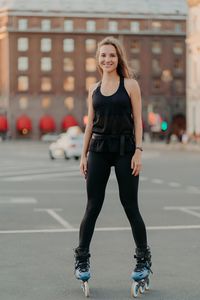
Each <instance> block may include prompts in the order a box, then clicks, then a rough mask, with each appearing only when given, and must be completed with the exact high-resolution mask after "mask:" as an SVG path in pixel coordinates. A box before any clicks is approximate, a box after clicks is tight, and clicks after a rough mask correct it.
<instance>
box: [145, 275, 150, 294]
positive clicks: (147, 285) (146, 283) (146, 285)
mask: <svg viewBox="0 0 200 300" xmlns="http://www.w3.org/2000/svg"><path fill="white" fill-rule="evenodd" d="M149 288H150V282H149V278H147V280H146V282H145V290H147V291H148V290H149Z"/></svg>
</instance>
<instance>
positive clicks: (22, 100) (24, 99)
mask: <svg viewBox="0 0 200 300" xmlns="http://www.w3.org/2000/svg"><path fill="white" fill-rule="evenodd" d="M27 107H28V98H27V97H21V98H19V108H20V109H27Z"/></svg>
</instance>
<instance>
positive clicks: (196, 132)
mask: <svg viewBox="0 0 200 300" xmlns="http://www.w3.org/2000/svg"><path fill="white" fill-rule="evenodd" d="M188 5H189V14H188V21H187V40H186V41H187V88H186V94H187V132H188V134H189V135H190V136H195V137H197V138H200V0H190V1H188Z"/></svg>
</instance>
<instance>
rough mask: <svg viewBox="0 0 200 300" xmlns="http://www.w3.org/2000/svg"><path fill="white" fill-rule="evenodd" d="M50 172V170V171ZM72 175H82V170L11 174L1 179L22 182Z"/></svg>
mask: <svg viewBox="0 0 200 300" xmlns="http://www.w3.org/2000/svg"><path fill="white" fill-rule="evenodd" d="M49 172H50V171H49ZM72 176H81V175H80V171H72V172H68V173H49V174H31V175H30V174H28V175H25V176H10V177H6V178H3V179H1V181H8V182H20V181H22V182H23V181H32V180H41V179H48V178H56V177H62V178H66V177H72Z"/></svg>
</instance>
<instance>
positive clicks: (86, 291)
mask: <svg viewBox="0 0 200 300" xmlns="http://www.w3.org/2000/svg"><path fill="white" fill-rule="evenodd" d="M82 289H83V292H84V294H85V297H87V298H88V297H90V289H89V285H88V282H87V281H83V282H82Z"/></svg>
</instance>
